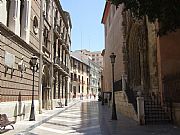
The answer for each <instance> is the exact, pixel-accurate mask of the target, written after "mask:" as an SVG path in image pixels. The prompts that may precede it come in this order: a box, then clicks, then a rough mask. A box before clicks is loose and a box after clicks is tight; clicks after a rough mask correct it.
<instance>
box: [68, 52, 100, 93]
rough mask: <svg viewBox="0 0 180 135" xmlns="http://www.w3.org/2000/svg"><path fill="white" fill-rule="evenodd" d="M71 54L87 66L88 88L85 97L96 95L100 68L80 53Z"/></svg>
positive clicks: (98, 88) (88, 57)
mask: <svg viewBox="0 0 180 135" xmlns="http://www.w3.org/2000/svg"><path fill="white" fill-rule="evenodd" d="M71 54H72V56H75V57H76V58H78V59H79V60H81V61H82V62H83V63H85V64H86V65H87V66H88V72H89V73H88V75H89V87H88V92H87V95H97V94H98V91H99V90H100V89H101V74H102V67H101V66H99V65H98V64H96V63H95V62H93V61H92V60H91V57H90V56H88V55H86V54H84V53H83V52H81V51H74V52H71Z"/></svg>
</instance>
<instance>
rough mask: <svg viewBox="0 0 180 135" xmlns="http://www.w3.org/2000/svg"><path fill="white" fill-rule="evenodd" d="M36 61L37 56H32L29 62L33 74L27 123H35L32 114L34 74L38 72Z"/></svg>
mask: <svg viewBox="0 0 180 135" xmlns="http://www.w3.org/2000/svg"><path fill="white" fill-rule="evenodd" d="M37 59H38V58H37V56H35V55H33V56H32V57H31V60H30V61H29V64H30V69H31V70H32V72H33V86H32V103H31V112H30V118H29V121H35V113H34V73H35V72H36V71H37V70H38V64H37Z"/></svg>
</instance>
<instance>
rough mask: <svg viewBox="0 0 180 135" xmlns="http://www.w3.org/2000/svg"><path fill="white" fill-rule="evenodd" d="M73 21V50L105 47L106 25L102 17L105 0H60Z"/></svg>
mask: <svg viewBox="0 0 180 135" xmlns="http://www.w3.org/2000/svg"><path fill="white" fill-rule="evenodd" d="M60 3H61V6H62V8H63V9H64V10H66V11H68V12H69V13H70V16H71V21H72V33H71V40H72V43H71V50H72V51H74V50H79V49H87V50H90V51H102V49H104V26H103V24H101V19H102V15H103V11H104V5H105V0H60Z"/></svg>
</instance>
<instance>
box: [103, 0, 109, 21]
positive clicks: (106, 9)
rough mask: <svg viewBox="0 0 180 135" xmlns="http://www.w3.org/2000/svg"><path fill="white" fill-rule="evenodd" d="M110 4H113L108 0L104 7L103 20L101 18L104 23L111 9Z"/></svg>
mask: <svg viewBox="0 0 180 135" xmlns="http://www.w3.org/2000/svg"><path fill="white" fill-rule="evenodd" d="M110 5H111V3H110V1H109V0H107V1H106V4H105V7H104V12H103V16H102V20H101V23H102V24H105V22H106V19H107V16H108V13H109V9H110Z"/></svg>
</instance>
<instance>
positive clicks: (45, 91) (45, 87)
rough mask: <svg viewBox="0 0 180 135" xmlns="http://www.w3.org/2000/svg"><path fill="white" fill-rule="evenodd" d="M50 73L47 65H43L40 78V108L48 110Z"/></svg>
mask: <svg viewBox="0 0 180 135" xmlns="http://www.w3.org/2000/svg"><path fill="white" fill-rule="evenodd" d="M49 78H50V71H49V68H48V65H43V76H42V108H43V109H50V101H51V100H50V80H49Z"/></svg>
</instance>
